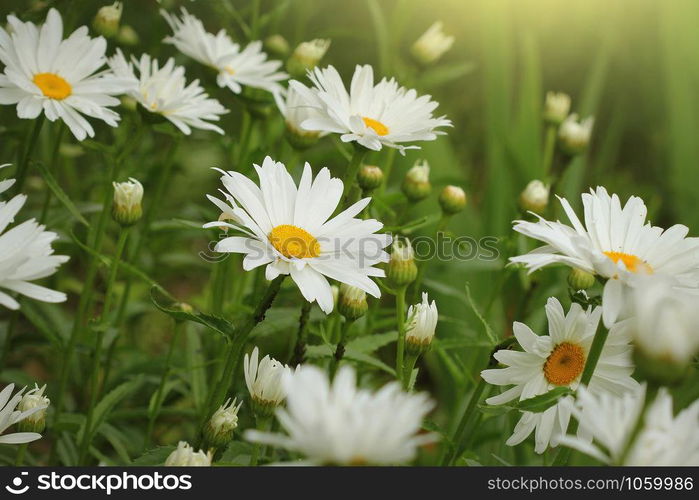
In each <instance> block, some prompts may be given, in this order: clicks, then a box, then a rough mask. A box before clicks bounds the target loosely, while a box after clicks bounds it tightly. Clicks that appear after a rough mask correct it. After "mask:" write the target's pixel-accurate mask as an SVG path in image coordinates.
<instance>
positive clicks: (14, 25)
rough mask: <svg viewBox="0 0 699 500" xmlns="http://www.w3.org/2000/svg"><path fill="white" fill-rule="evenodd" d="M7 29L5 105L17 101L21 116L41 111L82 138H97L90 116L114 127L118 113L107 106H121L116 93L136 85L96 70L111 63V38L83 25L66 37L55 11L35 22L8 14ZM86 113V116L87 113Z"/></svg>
mask: <svg viewBox="0 0 699 500" xmlns="http://www.w3.org/2000/svg"><path fill="white" fill-rule="evenodd" d="M7 22H8V24H9V26H8V31H6V30H4V29H2V28H0V61H1V62H2V63H3V64H4V65H5V69H4V71H3V73H2V74H0V104H16V105H17V116H19V118H24V119H35V118H37V117H38V116H39V115H40V114H41V113H42V112H43V113H44V115H45V116H46V118H48V119H49V121H55V120H58V119H61V120H63V121H64V122H65V124H66V125H68V127H69V128H70V131H71V132H72V133H73V135H74V136H75V137H76V138H77V139H78V140H80V141H82V140H83V139H85V138H86V137H87V136H90V137H94V135H95V131H94V129H93V128H92V125H90V123H89V122H88V121H87V120H86V119H85V116H89V117H91V118H97V119H99V120H102V121H104V122H106V123H107V124H108V125H111V126H112V127H116V126H117V122H118V121H119V115H118V114H117V113H116V112H114V111H112V110H111V109H108V108H109V107H110V106H116V105H117V104H119V102H120V101H119V99H117V98H116V97H113V96H115V95H120V94H123V93H125V92H127V91H129V90H131V89H132V88H133V85H134V82H133V80H131V79H128V78H119V77H117V76H115V75H113V74H112V73H110V72H104V71H103V72H99V73H96V72H97V71H98V70H99V69H100V68H101V67H102V66H104V64H105V63H106V62H107V59H106V57H105V51H106V50H107V42H106V41H105V40H104V38H102V37H98V38H90V37H89V36H88V34H87V27H86V26H81V27H80V28H78V29H77V30H75V31H74V32H73V33H72V34H71V35H70V36H69V37H68V38H66V39H65V40H63V21H62V19H61V15H60V14H59V13H58V11H57V10H56V9H51V10H49V13H48V16H47V18H46V22H45V23H44V24H43V25H41V26H36V25H34V24H33V23H30V22H22V21H20V20H19V19H17V18H16V17H15V16H8V17H7ZM83 115H85V116H83Z"/></svg>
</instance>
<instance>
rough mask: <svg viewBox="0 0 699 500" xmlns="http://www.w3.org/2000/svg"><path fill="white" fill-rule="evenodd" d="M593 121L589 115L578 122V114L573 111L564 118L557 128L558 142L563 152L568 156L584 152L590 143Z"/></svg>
mask: <svg viewBox="0 0 699 500" xmlns="http://www.w3.org/2000/svg"><path fill="white" fill-rule="evenodd" d="M594 123H595V120H594V118H593V117H591V116H590V117H588V118H585V119H584V120H582V121H580V122H578V115H577V114H575V113H573V114H572V115H570V116H569V117H568V118H566V119H565V120H564V121H563V123H562V124H561V128H560V129H559V130H558V142H559V144H560V146H561V149H562V150H563V152H564V153H566V154H568V155H570V156H575V155H579V154H580V153H582V152H584V151H585V150H586V149H587V145H588V144H589V143H590V136H591V135H592V126H593V125H594Z"/></svg>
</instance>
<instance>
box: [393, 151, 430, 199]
mask: <svg viewBox="0 0 699 500" xmlns="http://www.w3.org/2000/svg"><path fill="white" fill-rule="evenodd" d="M401 190H402V191H403V194H405V196H406V197H407V198H408V199H409V200H410V201H412V202H418V201H420V200H424V199H425V198H427V197H428V196H429V195H430V192H431V191H432V185H431V184H430V165H429V163H427V160H418V161H416V162H415V165H413V167H412V168H411V169H410V170H408V173H407V174H405V178H404V179H403V185H402V186H401Z"/></svg>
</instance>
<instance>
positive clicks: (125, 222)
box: [112, 177, 143, 227]
mask: <svg viewBox="0 0 699 500" xmlns="http://www.w3.org/2000/svg"><path fill="white" fill-rule="evenodd" d="M112 184H113V186H114V204H113V206H112V217H113V218H114V220H115V221H117V222H118V223H119V224H121V225H122V226H123V227H128V226H132V225H134V224H135V223H136V222H138V220H139V219H140V218H141V215H143V210H142V208H141V200H142V199H143V186H142V185H141V183H140V182H138V181H137V180H136V179H134V178H133V177H130V178H129V180H128V181H127V182H114V183H112Z"/></svg>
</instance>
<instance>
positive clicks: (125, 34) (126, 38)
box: [116, 24, 141, 47]
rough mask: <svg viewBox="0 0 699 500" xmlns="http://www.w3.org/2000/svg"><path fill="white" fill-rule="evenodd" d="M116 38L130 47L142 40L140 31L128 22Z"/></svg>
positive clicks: (120, 29)
mask: <svg viewBox="0 0 699 500" xmlns="http://www.w3.org/2000/svg"><path fill="white" fill-rule="evenodd" d="M116 40H117V42H119V43H120V44H121V45H126V46H128V47H135V46H136V45H138V44H139V42H140V41H141V39H140V37H139V36H138V33H136V30H135V29H133V28H132V27H131V26H129V25H128V24H125V25H123V26H122V27H121V28H119V33H117V36H116Z"/></svg>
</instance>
